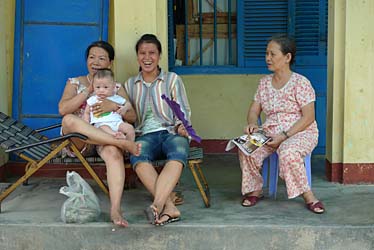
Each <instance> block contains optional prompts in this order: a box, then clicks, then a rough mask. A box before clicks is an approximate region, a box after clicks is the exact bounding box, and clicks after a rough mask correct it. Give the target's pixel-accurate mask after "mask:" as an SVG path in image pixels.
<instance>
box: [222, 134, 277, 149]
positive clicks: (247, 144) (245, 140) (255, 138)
mask: <svg viewBox="0 0 374 250" xmlns="http://www.w3.org/2000/svg"><path fill="white" fill-rule="evenodd" d="M270 140H271V138H270V137H267V136H266V135H265V133H264V132H263V131H261V130H260V131H257V132H255V133H252V134H250V135H241V136H238V137H235V138H234V139H231V140H230V141H229V142H228V143H227V146H226V151H229V150H231V149H232V148H234V147H235V146H237V147H238V148H239V149H240V150H241V151H243V153H244V154H245V155H250V154H252V153H253V152H254V151H255V150H256V149H258V148H260V147H262V146H263V145H265V144H266V143H267V142H268V141H270Z"/></svg>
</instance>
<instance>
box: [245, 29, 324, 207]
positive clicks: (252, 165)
mask: <svg viewBox="0 0 374 250" xmlns="http://www.w3.org/2000/svg"><path fill="white" fill-rule="evenodd" d="M295 55H296V45H295V42H294V41H293V40H292V39H290V38H289V37H287V36H285V35H277V36H274V37H272V38H271V39H270V40H269V42H268V45H267V49H266V64H267V67H268V69H269V70H270V71H272V72H273V74H270V75H266V76H264V77H263V78H261V80H260V83H259V85H258V88H257V91H256V94H255V97H254V100H253V102H252V104H251V106H250V108H249V111H248V115H247V122H248V125H247V126H246V128H245V132H246V133H248V134H250V133H252V132H254V131H256V130H257V129H258V124H257V121H258V117H259V116H260V113H261V112H264V114H265V116H266V120H265V122H264V124H263V125H262V127H263V129H264V131H265V132H266V133H267V135H269V136H270V137H271V138H272V140H271V141H270V142H268V143H267V145H265V146H264V147H261V148H259V149H258V150H256V151H255V152H254V153H253V154H251V155H250V156H246V155H244V154H243V153H242V152H240V151H239V160H240V167H241V169H242V195H243V200H242V205H243V206H245V207H250V206H254V205H256V203H257V202H258V201H259V200H260V199H261V198H262V197H263V195H262V186H263V178H262V175H261V172H260V171H261V168H262V163H263V161H264V159H266V158H267V157H268V156H269V155H271V154H272V153H273V152H274V151H276V152H277V154H278V157H279V175H280V177H281V178H282V179H283V180H284V181H285V183H286V187H287V194H288V198H289V199H291V198H295V197H297V196H299V195H302V197H303V199H304V201H305V203H306V206H307V208H308V209H309V210H311V211H312V212H314V213H323V212H324V206H323V204H322V203H321V202H320V201H319V200H318V199H317V198H316V197H315V196H314V194H313V193H312V191H311V188H310V186H309V185H308V179H307V175H306V170H305V166H304V158H305V156H306V155H307V154H310V153H311V152H312V150H313V149H314V148H315V147H316V145H317V142H318V128H317V123H316V121H315V111H314V103H315V92H314V89H313V87H312V85H311V83H310V82H309V80H308V79H307V78H305V77H304V76H302V75H300V74H298V73H295V72H293V71H292V70H291V65H292V63H293V62H294V60H295Z"/></svg>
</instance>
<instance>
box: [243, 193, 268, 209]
mask: <svg viewBox="0 0 374 250" xmlns="http://www.w3.org/2000/svg"><path fill="white" fill-rule="evenodd" d="M252 196H254V197H257V199H253V204H252V202H251V199H249V198H248V197H252ZM261 197H263V195H262V190H258V191H253V192H250V193H248V194H245V195H243V200H242V206H244V207H251V206H254V205H255V204H256V203H257V200H258V199H260V198H261Z"/></svg>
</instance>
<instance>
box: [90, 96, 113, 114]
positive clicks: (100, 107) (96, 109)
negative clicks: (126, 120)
mask: <svg viewBox="0 0 374 250" xmlns="http://www.w3.org/2000/svg"><path fill="white" fill-rule="evenodd" d="M117 109H118V106H117V104H115V103H114V102H112V101H109V100H107V99H99V101H98V102H97V103H95V104H94V105H92V112H93V113H94V115H101V114H103V113H106V112H111V111H116V110H117Z"/></svg>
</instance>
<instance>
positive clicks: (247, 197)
mask: <svg viewBox="0 0 374 250" xmlns="http://www.w3.org/2000/svg"><path fill="white" fill-rule="evenodd" d="M263 198H264V196H263V195H262V196H255V195H245V196H243V200H242V206H243V207H253V206H254V205H256V203H257V202H259V201H260V200H262V199H263ZM245 201H249V202H250V203H251V204H250V205H247V204H245V203H244V202H245Z"/></svg>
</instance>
